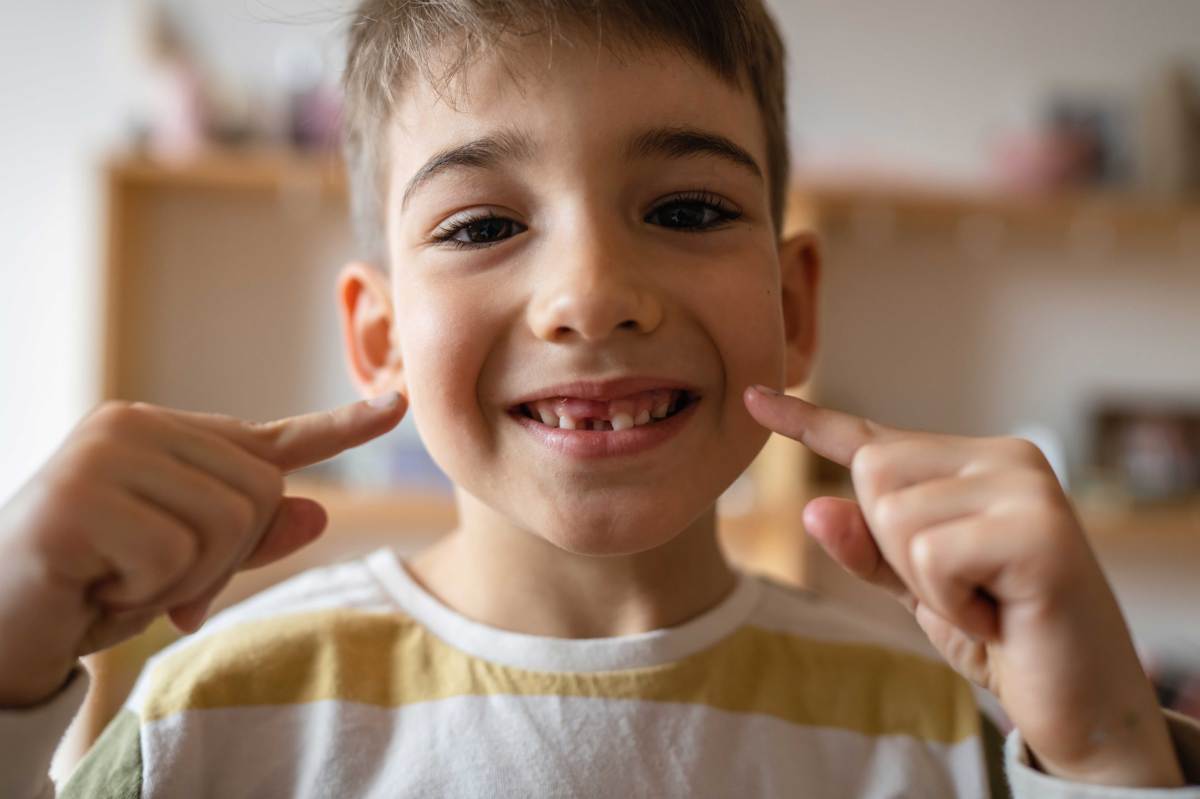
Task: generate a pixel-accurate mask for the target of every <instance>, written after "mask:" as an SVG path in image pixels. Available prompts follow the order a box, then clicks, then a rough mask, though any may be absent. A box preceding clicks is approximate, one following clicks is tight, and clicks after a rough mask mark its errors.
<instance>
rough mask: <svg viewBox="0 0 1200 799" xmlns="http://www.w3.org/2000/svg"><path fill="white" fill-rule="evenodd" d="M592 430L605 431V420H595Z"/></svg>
mask: <svg viewBox="0 0 1200 799" xmlns="http://www.w3.org/2000/svg"><path fill="white" fill-rule="evenodd" d="M591 428H592V429H593V430H603V429H604V420H603V419H593V420H592V424H591Z"/></svg>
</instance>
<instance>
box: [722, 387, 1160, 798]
mask: <svg viewBox="0 0 1200 799" xmlns="http://www.w3.org/2000/svg"><path fill="white" fill-rule="evenodd" d="M744 399H745V403H746V406H747V408H748V410H749V411H750V414H751V415H752V416H753V417H754V418H755V419H756V420H757V421H758V422H759V423H760V424H762V425H763V426H765V427H767V428H768V429H770V430H773V431H775V432H778V433H781V434H783V435H785V436H788V437H789V438H792V439H795V440H797V441H799V442H801V443H803V444H804V445H805V446H807V447H808V448H809V449H811V450H813V451H814V452H816V453H817V454H819V455H822V456H824V457H826V458H829V459H830V460H833V461H835V462H837V463H840V464H842V465H843V466H847V467H849V468H850V470H851V476H852V479H853V482H854V490H855V494H856V495H857V497H858V502H857V503H856V502H853V501H850V500H844V499H836V498H833V497H822V498H819V499H815V500H813V501H812V502H810V503H809V504H808V505H807V506H806V507H805V511H804V524H805V527H806V528H807V529H808V531H809V533H810V534H812V536H813V537H814V538H816V539H817V540H818V541H819V542H820V543H821V545H822V546H823V547H824V548H825V550H826V551H827V552H828V553H829V554H830V556H831V557H833V559H834V560H836V561H837V562H838V563H840V564H841V565H842V566H843V567H844V568H845V569H847V570H848V571H850V572H851V573H852V574H854V575H856V576H858V577H860V578H862V579H864V580H866V581H867V582H869V583H872V584H874V585H877V586H881V587H882V588H884V589H886V590H888V591H890V592H891V593H892V594H893V595H895V596H896V597H897V598H898V599H899V600H900V601H901V602H902V603H903V604H904V605H905V606H906V607H908V609H909V610H910V611H912V613H913V614H914V615H915V617H916V621H917V623H918V624H919V625H920V626H921V628H922V629H923V630H924V631H925V634H926V635H927V636H928V637H929V640H930V642H931V643H932V644H933V645H934V647H936V648H937V650H938V651H939V652H940V653H941V654H942V656H943V657H945V658H946V660H947V662H949V663H950V665H951V666H952V667H953V668H954V669H955V670H957V671H958V672H959V673H960V674H962V675H963V676H965V677H966V678H968V679H970V680H972V681H973V682H975V683H977V684H978V685H981V686H983V687H984V688H986V689H988V690H989V691H991V692H992V693H993V694H994V695H995V696H996V697H997V699H999V701H1000V702H1001V704H1002V705H1003V706H1004V709H1005V711H1006V712H1007V713H1008V715H1009V717H1010V718H1011V719H1012V721H1013V723H1014V724H1015V725H1016V726H1017V728H1018V729H1019V730H1020V731H1021V735H1022V737H1023V738H1024V740H1025V742H1026V744H1027V745H1028V746H1029V748H1030V749H1031V751H1032V752H1033V753H1034V755H1035V756H1036V758H1037V763H1038V765H1039V766H1040V767H1041V768H1042V769H1043V770H1045V771H1046V772H1048V773H1050V774H1052V775H1055V776H1058V777H1061V778H1064V779H1069V780H1073V781H1078V782H1092V783H1100V784H1110V785H1128V786H1133V785H1141V786H1178V785H1182V784H1183V775H1182V772H1181V770H1180V766H1179V762H1178V759H1177V758H1176V756H1175V754H1174V749H1173V747H1172V745H1171V741H1170V736H1169V734H1168V732H1167V727H1166V721H1165V718H1164V716H1163V714H1162V712H1161V710H1160V709H1159V707H1158V703H1157V700H1156V699H1155V696H1154V692H1153V689H1152V687H1151V685H1150V682H1149V680H1148V679H1147V678H1146V676H1145V673H1144V672H1143V671H1142V668H1141V664H1140V663H1139V661H1138V658H1137V653H1136V652H1135V650H1134V647H1133V644H1132V641H1131V640H1130V636H1129V632H1128V629H1127V628H1126V626H1125V622H1124V620H1123V618H1122V616H1121V611H1120V609H1119V608H1118V606H1117V602H1116V599H1115V597H1114V596H1113V594H1112V591H1111V590H1110V588H1109V586H1108V583H1107V581H1106V580H1105V578H1104V575H1103V573H1102V572H1101V570H1100V566H1099V564H1098V563H1097V561H1096V559H1095V557H1094V556H1093V554H1092V552H1091V549H1090V548H1089V546H1088V543H1087V540H1086V538H1085V537H1084V534H1083V531H1082V529H1081V527H1080V524H1079V522H1078V520H1077V518H1076V516H1075V513H1074V511H1073V509H1072V507H1071V504H1070V502H1069V501H1068V499H1067V497H1066V496H1065V495H1064V493H1063V491H1062V488H1061V486H1060V485H1059V483H1058V480H1057V479H1056V478H1055V476H1054V473H1053V471H1052V470H1051V469H1050V466H1049V464H1048V463H1047V462H1046V459H1045V458H1044V457H1043V456H1042V453H1041V452H1040V450H1038V449H1037V448H1036V447H1035V446H1034V445H1033V444H1031V443H1029V442H1027V441H1024V440H1021V439H1014V438H966V437H959V436H948V435H934V434H928V433H918V432H911V431H905V430H896V429H892V428H888V427H884V426H883V425H880V424H877V423H874V422H870V421H867V420H865V419H860V418H857V417H854V416H850V415H847V414H844V413H839V412H837V411H832V410H827V409H825V408H821V407H818V406H816V405H812V404H810V403H807V402H805V401H803V400H800V399H797V398H795V397H789V396H786V395H780V394H776V393H773V392H771V391H770V390H769V389H767V390H760V389H758V388H757V387H756V388H751V389H747V391H746V394H745V398H744Z"/></svg>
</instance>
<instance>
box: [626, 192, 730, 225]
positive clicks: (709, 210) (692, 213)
mask: <svg viewBox="0 0 1200 799" xmlns="http://www.w3.org/2000/svg"><path fill="white" fill-rule="evenodd" d="M741 216H742V212H741V211H738V210H737V209H736V208H733V207H731V206H730V205H729V204H728V203H726V202H725V201H724V200H723V199H721V198H720V197H718V196H717V195H715V194H712V193H711V192H707V191H698V192H690V193H688V194H682V195H678V196H676V197H672V198H670V199H669V200H667V201H666V202H664V203H662V204H661V205H659V206H658V207H657V208H655V209H654V210H653V211H651V212H650V213H648V214H646V218H645V221H646V222H648V223H650V224H651V225H659V226H661V227H665V228H669V229H671V230H679V231H682V232H687V233H697V232H702V231H705V230H711V229H714V228H718V227H721V226H723V225H725V224H726V223H728V222H733V221H735V220H737V219H740V218H741Z"/></svg>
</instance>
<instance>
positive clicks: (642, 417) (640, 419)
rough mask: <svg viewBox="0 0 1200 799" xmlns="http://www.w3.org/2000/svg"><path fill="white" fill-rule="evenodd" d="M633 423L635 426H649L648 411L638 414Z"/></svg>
mask: <svg viewBox="0 0 1200 799" xmlns="http://www.w3.org/2000/svg"><path fill="white" fill-rule="evenodd" d="M633 423H634V424H635V425H643V424H649V423H650V411H646V410H644V411H642V412H641V413H639V414H638V415H637V418H636V419H634V420H633Z"/></svg>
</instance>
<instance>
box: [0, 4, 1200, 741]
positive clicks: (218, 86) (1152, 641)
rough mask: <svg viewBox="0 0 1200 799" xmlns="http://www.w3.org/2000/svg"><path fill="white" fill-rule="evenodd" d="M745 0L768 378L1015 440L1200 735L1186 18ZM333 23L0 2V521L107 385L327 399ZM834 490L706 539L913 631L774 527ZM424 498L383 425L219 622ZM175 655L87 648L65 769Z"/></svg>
mask: <svg viewBox="0 0 1200 799" xmlns="http://www.w3.org/2000/svg"><path fill="white" fill-rule="evenodd" d="M770 5H771V6H772V7H773V9H774V10H775V13H776V15H777V17H778V18H779V20H780V22H781V23H782V24H783V27H784V29H785V31H786V34H787V36H788V39H789V49H790V54H791V64H790V72H789V77H790V85H791V94H790V114H791V133H792V137H793V139H792V141H793V147H794V158H795V163H796V170H795V180H794V184H793V194H792V197H791V203H790V208H791V210H790V213H789V219H790V221H789V224H790V225H792V226H794V227H795V226H811V227H813V228H814V229H815V230H817V231H818V232H819V234H820V236H821V239H822V243H823V247H824V257H825V266H824V273H823V282H822V286H821V309H820V337H821V344H820V355H819V360H818V367H817V372H816V374H815V375H814V377H813V379H812V380H811V381H810V383H809V384H807V385H806V386H803V387H797V388H796V391H798V392H801V393H803V394H804V395H805V396H809V397H811V398H814V399H816V400H817V401H819V402H821V403H823V404H826V405H829V406H831V407H835V408H839V409H842V410H845V411H849V412H852V413H856V414H860V415H865V416H868V417H871V418H875V419H878V420H879V421H882V422H885V423H888V424H892V425H896V426H901V427H912V428H917V429H926V430H937V431H942V432H949V433H959V434H967V435H1018V436H1023V437H1027V438H1030V439H1031V440H1033V441H1034V442H1035V443H1037V444H1038V445H1039V446H1041V447H1042V449H1043V451H1045V452H1046V454H1047V456H1048V457H1049V458H1050V460H1051V462H1052V463H1053V464H1054V466H1055V469H1056V471H1057V472H1058V474H1059V476H1060V478H1061V479H1062V481H1063V482H1064V484H1065V485H1067V487H1068V488H1069V490H1070V492H1071V495H1072V497H1073V498H1074V500H1075V502H1076V506H1077V508H1078V510H1079V513H1080V515H1081V518H1082V519H1083V521H1084V524H1085V526H1086V527H1087V529H1088V531H1089V534H1090V535H1091V537H1092V541H1093V544H1094V547H1095V549H1096V552H1097V554H1098V555H1099V557H1100V560H1101V563H1102V564H1103V566H1104V568H1105V570H1106V572H1107V574H1108V576H1109V578H1110V579H1111V581H1112V582H1113V584H1114V587H1115V589H1116V592H1117V595H1118V597H1119V599H1120V600H1121V602H1122V605H1123V607H1124V610H1125V612H1126V615H1127V618H1128V619H1129V621H1130V624H1131V626H1132V629H1133V633H1134V636H1135V639H1136V641H1137V643H1138V645H1139V647H1140V649H1141V651H1142V653H1143V655H1144V657H1145V662H1146V665H1147V668H1148V669H1150V670H1151V672H1152V673H1153V675H1154V676H1155V677H1156V679H1157V681H1158V683H1159V685H1160V688H1161V691H1162V695H1163V699H1164V702H1166V703H1167V704H1169V705H1172V706H1175V707H1177V708H1179V709H1181V710H1183V711H1184V712H1189V713H1192V714H1195V715H1197V716H1200V3H1196V2H1193V0H1158V1H1157V2H1155V3H1154V4H1133V3H1126V2H1122V1H1121V0H1048V1H1047V0H1017V1H1016V2H1010V3H1003V4H998V3H992V2H988V1H987V0H905V2H897V3H888V4H881V3H876V2H872V1H871V0H773V2H771V3H770ZM347 6H348V4H347V3H344V2H338V0H303V2H299V1H296V2H290V1H289V2H267V0H204V1H203V2H201V0H169V2H168V1H164V2H161V3H151V2H148V0H147V1H146V2H134V1H133V0H105V1H104V2H97V3H66V2H61V0H59V1H56V2H44V3H6V4H5V5H4V11H3V13H4V19H3V28H4V30H5V34H4V40H5V47H3V48H0V85H2V86H3V89H2V90H0V97H3V99H4V104H5V107H4V119H5V120H6V122H7V124H5V125H4V126H2V127H0V145H2V146H0V159H3V174H4V175H5V180H4V181H3V183H2V184H0V247H2V250H0V251H3V252H4V254H5V260H4V263H3V271H4V276H5V284H6V286H5V288H6V296H5V299H4V301H3V313H0V369H2V371H3V374H4V376H5V383H4V391H3V392H0V406H2V410H3V412H2V413H0V440H2V441H3V442H4V444H3V450H2V451H3V456H2V457H0V501H2V500H3V499H4V498H7V497H8V496H9V495H10V494H11V493H12V492H13V491H15V490H16V489H17V488H18V486H19V485H20V484H21V483H22V482H23V481H24V480H26V479H27V478H28V477H29V475H30V474H31V473H32V472H33V470H34V469H36V467H37V466H38V465H39V464H40V463H42V462H43V461H44V460H45V459H46V458H47V457H49V455H50V454H51V453H52V452H53V450H54V449H55V448H56V446H57V445H58V443H59V442H60V441H61V440H62V438H63V436H64V435H65V434H66V433H67V431H68V430H69V429H70V428H71V427H72V426H73V425H74V423H75V422H76V421H78V419H79V418H80V417H81V416H82V415H84V414H85V413H87V412H88V411H89V410H90V409H91V408H92V407H94V406H95V405H96V404H97V403H98V402H100V401H101V400H103V399H106V398H124V399H137V400H144V401H148V402H153V403H156V404H162V405H168V406H171V407H176V408H183V409H188V410H202V411H212V412H220V413H228V414H233V415H236V416H239V417H243V418H247V419H253V420H266V419H271V418H278V417H282V416H287V415H292V414H298V413H303V412H307V411H311V410H316V409H320V408H326V407H333V406H335V405H338V404H341V403H343V402H348V401H351V400H354V399H356V398H357V397H356V394H355V392H354V390H353V388H352V385H351V382H350V379H349V377H348V376H347V369H346V366H345V364H344V362H343V356H342V343H341V334H340V330H339V328H338V318H337V310H336V306H335V302H334V276H335V275H336V273H337V270H338V269H339V267H340V266H341V265H342V264H343V263H344V262H345V261H346V260H347V259H349V258H351V257H353V255H354V251H353V245H352V236H351V231H350V225H349V220H348V217H347V208H346V201H347V197H346V189H345V183H344V179H343V177H342V174H341V166H340V161H339V157H338V153H337V127H338V114H339V112H340V102H339V99H340V98H339V94H338V88H337V81H338V74H339V71H340V66H341V47H342V43H341V33H342V30H343V24H344V14H345V12H346V8H347ZM848 491H849V488H848V486H847V482H846V475H845V474H842V473H839V472H838V470H837V469H835V468H833V467H832V466H831V465H830V464H829V463H827V462H822V461H818V460H817V459H816V458H815V456H811V455H808V454H806V453H804V451H803V450H801V448H800V447H798V446H796V445H792V444H790V443H789V442H782V441H779V440H773V441H772V442H771V443H770V444H769V445H768V447H767V449H766V450H765V451H764V453H763V455H762V456H761V457H760V459H759V461H758V462H756V463H755V465H754V466H753V467H752V468H751V470H750V471H749V472H748V473H747V475H746V476H745V477H744V478H743V479H742V480H740V481H739V482H738V483H736V484H735V485H734V486H733V487H732V488H731V489H730V490H729V492H728V493H727V495H726V496H725V497H724V498H723V501H722V515H723V519H724V527H723V531H722V535H723V541H724V543H725V545H726V546H727V548H728V550H729V552H730V554H731V556H732V557H734V558H735V559H736V560H738V561H739V562H740V563H741V564H743V565H744V566H745V567H746V568H749V569H754V570H758V571H763V572H766V573H769V574H772V575H774V576H776V577H779V578H781V579H785V580H789V581H792V582H795V583H798V584H801V585H804V586H805V587H807V588H809V589H811V590H814V591H817V592H824V593H828V594H834V595H838V596H842V597H845V598H846V599H847V600H848V601H851V602H855V603H859V604H862V605H865V606H869V607H870V608H871V609H872V612H877V613H879V614H881V615H885V616H888V617H889V618H893V617H894V619H895V621H896V624H898V625H909V626H910V627H912V629H913V631H914V634H915V635H920V633H919V632H918V631H917V630H916V628H915V626H914V625H911V622H910V621H909V619H908V616H907V614H906V613H905V612H904V611H903V609H902V608H900V607H899V606H898V605H895V603H893V602H891V600H889V599H887V598H886V597H883V596H882V595H879V594H877V593H876V592H874V591H873V589H869V588H866V587H861V586H859V585H858V584H857V583H855V582H854V581H853V580H852V579H851V578H849V577H846V576H844V575H843V574H842V573H841V572H840V571H839V570H838V569H837V567H835V566H833V565H832V564H831V562H830V561H828V560H827V559H826V558H825V557H824V556H823V555H822V554H821V553H820V552H819V550H818V549H817V548H816V547H814V546H810V545H809V544H808V543H807V540H806V538H805V537H804V536H803V534H802V529H801V526H800V521H799V516H800V509H801V508H802V507H803V504H804V502H805V500H806V499H807V498H810V497H812V496H816V495H820V494H829V493H833V494H844V493H846V492H848ZM448 492H449V488H448V483H447V481H446V479H445V478H444V476H442V475H441V474H440V473H439V472H438V470H437V468H436V466H435V465H434V464H433V463H432V461H431V460H430V459H429V457H428V456H427V455H426V454H425V452H424V450H423V448H422V446H421V443H420V440H419V438H418V436H417V434H416V430H415V428H414V427H413V425H412V424H411V422H410V421H407V420H406V421H405V422H404V424H403V425H402V427H401V428H400V429H399V430H398V431H396V432H394V433H393V434H390V435H388V436H384V437H383V438H382V439H380V440H378V441H376V442H373V443H371V444H369V445H367V446H364V447H361V448H359V449H357V450H353V451H351V452H348V453H346V454H344V455H342V456H339V457H338V458H335V459H334V460H332V461H329V462H327V463H325V464H321V465H319V466H317V467H313V468H311V469H308V470H304V471H302V472H300V473H297V474H294V475H292V476H291V477H289V493H294V494H304V495H307V496H313V497H314V498H317V499H319V500H321V501H322V502H323V503H324V504H325V505H326V507H327V508H328V510H329V512H330V518H331V523H330V528H329V531H328V532H327V533H326V535H325V536H324V537H323V539H322V540H320V541H319V542H318V543H317V544H314V545H313V546H312V547H310V548H309V549H307V550H305V551H304V552H302V553H300V554H297V555H296V556H294V557H293V558H291V559H288V560H287V561H285V562H283V563H282V564H279V566H278V567H277V568H276V567H272V568H269V569H264V570H261V571H260V572H251V573H246V574H244V575H242V576H241V577H239V578H238V579H237V580H235V581H234V582H233V583H232V584H231V585H230V587H229V588H228V589H227V591H226V592H225V594H224V595H223V597H222V598H221V600H219V602H218V607H220V606H221V605H228V604H230V603H232V602H234V601H237V600H238V599H241V598H243V597H245V596H247V595H249V594H250V593H253V592H254V591H257V590H260V589H261V588H262V587H265V586H266V585H268V584H270V583H271V582H274V581H276V580H278V579H280V578H281V577H283V576H285V575H287V574H290V573H293V572H295V571H299V570H301V569H303V568H306V567H309V566H312V565H316V564H319V563H324V562H330V561H333V560H337V559H341V558H345V557H351V556H356V555H358V554H362V553H363V552H365V551H367V550H370V549H373V548H375V547H377V546H382V545H385V544H389V545H394V546H397V547H399V548H401V549H402V550H403V549H411V548H415V547H418V546H420V545H421V544H422V543H423V542H425V541H428V540H430V539H431V538H432V537H434V536H436V535H438V534H439V533H440V532H442V531H444V530H446V529H448V528H449V527H450V526H451V525H452V524H453V516H454V511H453V507H452V504H451V497H450V494H449V493H448ZM172 634H173V633H172V630H171V628H170V627H168V626H167V625H166V624H165V623H164V624H162V625H155V626H154V627H152V628H151V630H150V631H148V632H147V634H146V635H145V636H143V637H142V638H141V639H138V640H136V641H133V642H129V644H126V645H123V647H121V648H119V649H121V651H119V652H110V653H104V654H103V655H101V656H99V657H95V658H93V659H92V662H91V663H89V666H90V667H91V668H92V669H93V670H94V671H95V672H96V673H97V674H98V675H108V676H107V677H103V678H102V679H100V680H98V681H97V685H96V690H98V691H103V692H104V693H103V694H102V695H101V694H98V695H97V697H96V698H95V699H94V700H89V704H88V706H87V708H86V711H87V712H86V713H85V714H83V715H81V718H80V719H79V720H77V727H76V729H75V730H74V734H75V735H76V736H77V737H76V739H75V740H76V744H75V747H76V748H75V750H74V751H68V752H66V753H65V754H64V758H65V760H64V762H68V761H72V759H73V758H74V757H77V756H78V755H79V754H80V753H81V751H82V749H81V748H82V747H85V746H86V745H87V743H88V742H90V740H92V738H93V737H94V735H95V733H96V732H97V731H98V730H99V729H100V727H101V726H102V724H103V722H104V721H105V720H107V718H108V717H109V716H111V713H112V712H113V711H115V709H116V706H119V704H120V702H121V701H122V698H123V696H124V691H125V690H127V689H128V685H129V683H130V681H131V680H132V677H133V675H134V674H135V673H136V664H137V663H140V662H141V659H142V658H144V657H145V656H146V654H147V653H148V652H150V651H153V649H154V648H156V647H158V646H161V645H162V644H163V643H164V642H165V641H167V640H169V638H170V636H171V635H172ZM131 664H133V665H131ZM105 680H107V682H106V681H105ZM89 714H90V715H89ZM68 749H69V747H68Z"/></svg>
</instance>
